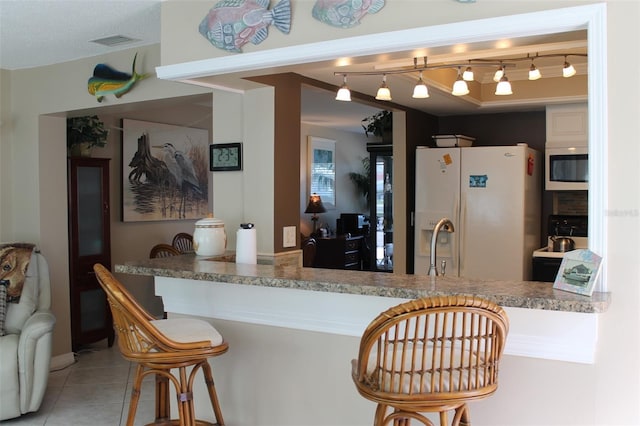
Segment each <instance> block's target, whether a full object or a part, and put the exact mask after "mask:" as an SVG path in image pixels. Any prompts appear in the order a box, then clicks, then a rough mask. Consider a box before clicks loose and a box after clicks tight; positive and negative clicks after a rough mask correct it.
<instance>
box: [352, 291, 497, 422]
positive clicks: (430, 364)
mask: <svg viewBox="0 0 640 426" xmlns="http://www.w3.org/2000/svg"><path fill="white" fill-rule="evenodd" d="M508 329H509V322H508V318H507V316H506V313H505V312H504V310H503V309H502V308H501V307H500V306H498V305H496V304H494V303H492V302H490V301H487V300H484V299H480V298H476V297H471V296H468V297H467V296H438V297H429V298H422V299H416V300H412V301H409V302H405V303H402V304H400V305H398V306H395V307H393V308H390V309H388V310H387V311H385V312H383V313H381V314H380V315H379V316H378V317H377V318H376V319H374V320H373V321H372V322H371V323H370V324H369V326H368V327H367V329H366V330H365V332H364V334H363V336H362V339H361V341H360V351H359V355H358V359H357V360H353V361H352V365H353V368H352V378H353V381H354V383H355V385H356V388H357V389H358V392H359V393H360V394H361V395H362V396H363V397H365V398H367V399H369V400H371V401H374V402H376V403H377V404H378V406H377V409H376V413H375V417H374V419H375V420H374V425H375V426H383V425H388V424H394V425H409V424H410V421H411V419H415V420H418V421H420V422H422V423H423V424H425V425H429V426H432V425H433V423H432V422H431V421H430V420H429V419H428V418H427V417H426V416H424V415H423V414H420V413H428V412H437V413H439V417H440V425H441V426H445V425H448V424H449V422H448V416H447V415H448V412H449V411H451V410H455V415H454V417H453V422H452V423H451V424H452V425H469V424H470V420H469V409H468V407H467V401H470V400H475V399H481V398H485V397H487V396H489V395H491V394H492V393H493V392H495V390H496V388H497V386H498V363H499V361H500V358H501V356H502V351H503V349H504V345H505V340H506V337H507V333H508Z"/></svg>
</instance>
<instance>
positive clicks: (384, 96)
mask: <svg viewBox="0 0 640 426" xmlns="http://www.w3.org/2000/svg"><path fill="white" fill-rule="evenodd" d="M376 99H377V100H379V101H390V100H391V90H390V89H389V86H387V75H386V74H382V84H381V85H380V88H378V93H376Z"/></svg>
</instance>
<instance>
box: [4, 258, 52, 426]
mask: <svg viewBox="0 0 640 426" xmlns="http://www.w3.org/2000/svg"><path fill="white" fill-rule="evenodd" d="M26 275H27V277H26V280H25V284H24V288H23V290H22V296H21V297H20V302H19V303H9V304H7V308H6V318H5V324H4V331H5V333H6V334H5V335H4V336H0V421H1V420H6V419H11V418H14V417H18V416H20V415H22V414H25V413H28V412H31V411H37V410H38V409H39V408H40V404H41V403H42V399H43V398H44V393H45V390H46V388H47V380H48V378H49V365H50V362H51V343H52V333H53V326H54V324H55V322H56V320H55V317H54V316H53V314H52V313H51V312H50V310H49V309H50V308H51V287H50V283H49V267H48V265H47V261H46V260H45V258H44V257H43V256H42V255H41V254H40V253H35V252H34V253H33V255H32V256H31V261H30V262H29V268H28V270H27V274H26Z"/></svg>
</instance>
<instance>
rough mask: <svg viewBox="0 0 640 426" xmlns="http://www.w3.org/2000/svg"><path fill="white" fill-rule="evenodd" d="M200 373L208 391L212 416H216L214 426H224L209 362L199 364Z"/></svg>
mask: <svg viewBox="0 0 640 426" xmlns="http://www.w3.org/2000/svg"><path fill="white" fill-rule="evenodd" d="M201 366H202V373H203V374H204V381H205V383H206V385H207V390H208V391H209V399H211V406H212V407H213V414H214V415H215V416H216V425H218V426H224V419H223V418H222V410H221V409H220V402H219V401H218V394H217V393H216V386H215V383H214V381H213V373H212V372H211V366H210V365H209V361H207V360H205V361H203V362H202V364H201Z"/></svg>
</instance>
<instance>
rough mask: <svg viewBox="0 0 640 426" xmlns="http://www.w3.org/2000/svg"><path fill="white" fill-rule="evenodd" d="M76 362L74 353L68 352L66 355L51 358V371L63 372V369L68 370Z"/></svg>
mask: <svg viewBox="0 0 640 426" xmlns="http://www.w3.org/2000/svg"><path fill="white" fill-rule="evenodd" d="M75 362H76V358H75V356H74V355H73V352H67V353H66V354H62V355H57V356H54V357H52V358H51V365H50V366H49V371H57V370H62V369H63V368H67V367H68V366H70V365H72V364H74V363H75Z"/></svg>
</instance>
